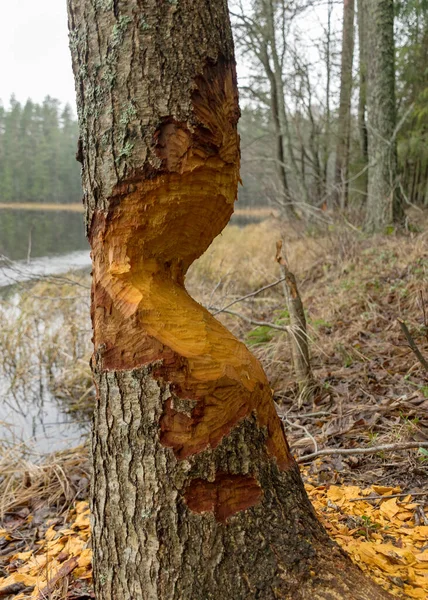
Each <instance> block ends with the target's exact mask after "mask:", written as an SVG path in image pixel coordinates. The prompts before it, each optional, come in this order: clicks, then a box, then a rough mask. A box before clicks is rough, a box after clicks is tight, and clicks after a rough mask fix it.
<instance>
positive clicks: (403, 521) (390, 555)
mask: <svg viewBox="0 0 428 600" xmlns="http://www.w3.org/2000/svg"><path fill="white" fill-rule="evenodd" d="M303 476H304V479H305V485H306V490H307V492H308V495H309V498H310V499H311V502H312V503H313V505H314V507H315V510H316V512H317V514H318V516H319V518H320V519H321V521H322V522H323V524H324V526H325V528H326V529H327V531H328V533H329V535H330V536H331V537H332V538H333V539H334V540H335V541H336V542H337V543H338V544H339V545H340V546H341V547H342V548H343V549H344V550H345V551H346V552H348V554H349V555H350V556H351V558H352V560H353V561H354V562H355V563H357V564H358V565H359V566H360V567H361V569H362V570H363V571H364V572H366V573H367V575H368V576H370V577H372V578H373V579H374V580H375V581H376V582H377V583H378V584H379V585H381V586H382V587H383V588H385V589H386V590H388V591H389V592H390V593H392V594H393V595H394V596H396V597H397V598H416V599H420V600H423V599H426V598H428V518H426V517H425V520H424V519H421V517H420V507H421V504H422V505H423V503H421V501H420V499H419V496H416V498H413V497H412V494H411V493H409V494H405V493H404V492H403V491H402V489H401V488H400V487H399V486H395V487H390V486H380V485H372V486H371V487H366V488H361V487H359V486H356V485H345V486H343V485H341V486H338V485H331V484H324V485H314V483H316V482H315V480H314V477H313V476H312V475H311V473H310V470H309V469H308V468H307V467H305V468H304V469H303ZM311 482H314V483H311ZM397 495H398V497H397ZM391 496H394V497H391ZM422 510H423V509H422ZM423 514H424V513H423ZM418 515H419V516H418ZM424 516H425V515H424ZM34 522H35V518H34V515H32V514H26V515H25V512H21V517H19V512H18V513H15V515H14V518H13V519H12V520H10V523H9V526H6V527H5V528H3V529H1V530H0V548H1V551H0V573H1V574H2V575H3V576H2V577H0V597H1V598H8V597H11V598H12V597H13V598H15V599H16V600H23V599H31V600H42V599H44V598H50V599H57V600H59V599H60V598H64V599H65V598H67V599H70V600H87V599H90V598H94V595H93V591H92V550H91V546H90V537H91V533H90V510H89V504H88V502H87V501H86V500H81V501H78V502H74V503H73V504H72V507H71V508H70V509H69V510H68V511H66V512H64V513H63V514H62V515H61V516H59V517H58V516H57V517H54V518H52V519H47V520H46V521H45V522H44V523H43V526H42V529H43V532H41V531H40V528H39V527H38V526H37V524H36V525H35V524H34ZM425 523H426V524H425ZM38 537H40V539H38ZM22 540H25V544H24V545H22V544H20V542H22ZM16 548H18V549H19V550H18V551H16Z"/></svg>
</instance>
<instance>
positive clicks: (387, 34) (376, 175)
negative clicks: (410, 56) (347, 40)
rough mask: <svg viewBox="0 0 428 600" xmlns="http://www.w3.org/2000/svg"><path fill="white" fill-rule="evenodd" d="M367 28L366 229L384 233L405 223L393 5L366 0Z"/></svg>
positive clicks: (383, 1) (385, 0) (380, 1)
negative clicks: (399, 164) (400, 181)
mask: <svg viewBox="0 0 428 600" xmlns="http://www.w3.org/2000/svg"><path fill="white" fill-rule="evenodd" d="M363 5H364V8H365V15H366V17H365V18H367V24H368V25H367V27H368V48H369V56H370V60H368V79H367V116H368V119H367V128H368V152H369V170H368V179H369V180H368V198H367V215H366V229H367V230H369V231H376V230H381V229H382V228H384V227H385V226H386V225H388V224H390V223H394V222H395V223H400V222H401V221H402V220H403V216H404V214H403V205H402V199H401V196H400V194H399V193H398V189H397V142H396V133H395V126H396V106H395V64H394V62H395V61H394V52H395V50H394V2H393V0H364V1H363Z"/></svg>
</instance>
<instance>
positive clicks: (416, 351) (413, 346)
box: [397, 319, 428, 372]
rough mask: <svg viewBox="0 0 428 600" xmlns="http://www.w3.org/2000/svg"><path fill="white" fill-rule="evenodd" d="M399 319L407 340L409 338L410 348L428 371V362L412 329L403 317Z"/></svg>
mask: <svg viewBox="0 0 428 600" xmlns="http://www.w3.org/2000/svg"><path fill="white" fill-rule="evenodd" d="M397 321H398V322H399V324H400V327H401V329H402V331H403V333H404V335H405V336H406V340H407V343H408V344H409V347H410V349H411V350H412V351H413V353H414V354H415V356H416V358H417V359H418V361H419V362H420V363H421V365H422V366H423V368H424V369H425V371H427V372H428V362H427V361H426V360H425V358H424V357H423V356H422V354H421V351H420V350H419V348H418V347H417V345H416V342H415V340H414V339H413V338H412V336H411V335H410V331H409V330H408V328H407V325H406V324H405V322H404V321H402V320H401V319H397Z"/></svg>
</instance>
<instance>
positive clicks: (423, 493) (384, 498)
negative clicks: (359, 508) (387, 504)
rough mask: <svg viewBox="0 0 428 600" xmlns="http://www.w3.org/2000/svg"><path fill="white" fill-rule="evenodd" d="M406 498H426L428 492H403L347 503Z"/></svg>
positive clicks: (358, 499)
mask: <svg viewBox="0 0 428 600" xmlns="http://www.w3.org/2000/svg"><path fill="white" fill-rule="evenodd" d="M406 496H411V497H412V498H416V497H417V496H428V490H427V491H426V492H416V493H414V494H413V493H412V492H403V493H402V494H388V495H387V496H366V497H365V498H351V499H350V500H349V502H358V501H360V500H362V501H364V502H365V501H366V500H389V499H390V498H405V497H406Z"/></svg>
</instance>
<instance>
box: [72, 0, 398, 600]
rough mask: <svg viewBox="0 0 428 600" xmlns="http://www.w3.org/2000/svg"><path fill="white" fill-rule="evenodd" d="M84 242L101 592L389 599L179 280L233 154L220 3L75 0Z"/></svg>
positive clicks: (255, 368) (256, 383) (151, 596)
mask: <svg viewBox="0 0 428 600" xmlns="http://www.w3.org/2000/svg"><path fill="white" fill-rule="evenodd" d="M68 9H69V27H70V45H71V51H72V57H73V68H74V73H75V79H76V90H77V102H78V111H79V122H80V131H81V149H82V156H83V183H84V190H85V206H86V220H87V230H88V236H89V239H90V241H91V245H92V258H93V288H92V320H93V328H94V347H95V348H94V355H93V359H92V368H93V372H94V378H95V382H96V386H97V401H96V408H95V417H94V428H93V434H92V455H93V468H94V473H93V481H92V491H91V495H92V512H93V530H92V531H93V533H92V543H93V552H94V576H95V590H96V595H97V598H98V599H99V600H174V599H177V600H179V599H180V600H207V599H210V598H216V599H217V598H219V599H220V598H221V599H225V598H231V599H243V598H249V599H251V598H263V599H264V600H270V599H273V598H290V599H291V598H292V599H293V600H299V599H304V598H311V599H321V598H323V599H327V598H341V599H343V598H355V599H361V600H372V599H378V598H387V597H389V596H388V594H386V593H385V592H383V591H382V590H380V589H379V588H378V587H377V586H376V585H375V584H373V582H371V581H370V580H368V579H367V578H365V577H364V576H363V575H362V573H361V572H360V571H359V569H357V568H356V567H355V566H353V565H352V563H351V562H350V560H349V558H347V557H346V556H345V555H344V554H343V553H342V552H341V551H340V550H339V548H338V547H337V546H336V545H335V544H333V543H332V542H331V541H330V540H329V539H328V537H327V535H326V533H325V532H324V530H323V529H322V527H321V526H320V524H319V523H318V521H317V519H316V517H315V515H314V511H313V509H312V507H311V505H310V503H309V501H308V498H307V496H306V494H305V491H304V488H303V484H302V481H301V479H300V475H299V472H298V469H297V466H296V464H295V462H294V460H293V458H292V456H291V455H290V451H289V448H288V445H287V442H286V440H285V437H284V433H283V429H282V426H281V423H280V421H279V419H278V417H277V415H276V412H275V409H274V405H273V402H272V398H271V390H270V388H269V384H268V382H267V380H266V377H265V375H264V373H263V371H262V369H261V366H260V365H259V363H258V362H257V361H256V360H255V358H254V357H253V356H252V355H251V353H250V352H249V351H248V350H247V349H246V347H245V346H244V345H243V344H241V343H240V342H238V341H237V340H236V339H235V338H234V337H233V336H232V335H231V334H230V333H229V332H228V331H227V330H226V329H225V328H224V327H223V326H222V325H221V324H220V323H219V322H218V321H217V320H216V319H215V318H214V317H212V316H211V315H210V314H209V313H208V312H207V311H206V310H204V309H203V308H202V307H201V306H200V305H198V304H197V303H196V302H195V301H194V300H193V299H192V298H191V297H190V296H189V295H188V294H187V292H186V290H185V288H184V277H185V273H186V271H187V269H188V267H189V266H190V264H191V263H192V262H193V261H194V260H195V259H196V258H197V257H198V256H200V254H202V252H204V250H205V249H206V248H207V247H208V245H209V244H210V243H211V241H212V240H213V238H214V237H215V236H216V235H217V234H218V233H219V232H220V231H221V230H222V229H223V228H224V226H225V225H226V223H227V222H228V220H229V217H230V215H231V213H232V211H233V203H234V200H235V197H236V188H237V182H238V177H239V174H238V168H239V142H238V135H237V129H236V126H237V120H238V116H239V110H238V99H237V92H236V89H237V88H236V78H235V66H234V57H233V44H232V38H231V33H230V28H229V22H228V14H227V5H226V2H224V1H223V0H177V1H172V0H169V1H160V0H128V1H127V2H118V1H117V0H116V1H115V0H96V1H94V0H68Z"/></svg>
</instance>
